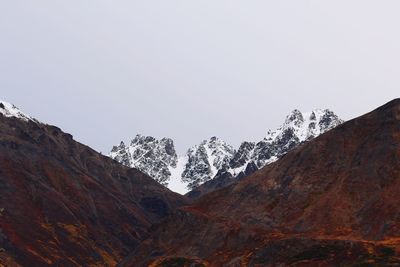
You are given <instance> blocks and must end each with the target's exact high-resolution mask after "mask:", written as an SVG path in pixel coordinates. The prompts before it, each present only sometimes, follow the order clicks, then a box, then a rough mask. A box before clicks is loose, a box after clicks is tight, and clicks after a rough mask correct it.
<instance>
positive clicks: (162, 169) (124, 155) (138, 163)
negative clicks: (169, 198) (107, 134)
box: [109, 134, 178, 185]
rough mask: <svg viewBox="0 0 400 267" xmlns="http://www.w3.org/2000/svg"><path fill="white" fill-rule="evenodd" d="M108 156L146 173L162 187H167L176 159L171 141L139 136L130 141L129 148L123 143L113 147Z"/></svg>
mask: <svg viewBox="0 0 400 267" xmlns="http://www.w3.org/2000/svg"><path fill="white" fill-rule="evenodd" d="M109 156H110V157H111V158H113V159H115V160H117V161H119V162H120V163H122V164H124V165H126V166H128V167H135V168H137V169H139V170H141V171H142V172H144V173H147V174H148V175H149V176H151V177H153V178H154V179H155V180H157V181H158V182H159V183H161V184H164V185H168V180H169V178H170V176H171V172H170V170H169V168H170V166H172V167H176V164H177V158H178V156H177V154H176V152H175V147H174V142H173V141H172V140H171V139H169V138H162V139H160V140H158V139H156V138H154V137H152V136H143V135H139V134H138V135H136V136H135V138H134V139H132V141H131V142H130V145H129V146H126V145H125V143H124V142H121V143H120V144H119V146H114V147H113V149H112V150H111V153H110V155H109Z"/></svg>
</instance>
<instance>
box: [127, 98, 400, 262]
mask: <svg viewBox="0 0 400 267" xmlns="http://www.w3.org/2000/svg"><path fill="white" fill-rule="evenodd" d="M399 249H400V100H399V99H396V100H393V101H391V102H389V103H388V104H386V105H384V106H382V107H380V108H378V109H377V110H375V111H373V112H371V113H368V114H366V115H364V116H362V117H359V118H357V119H354V120H352V121H349V122H347V123H344V124H343V125H341V126H338V127H337V128H335V129H333V130H331V131H329V132H327V133H326V134H323V135H322V136H320V137H318V138H316V139H315V140H313V141H310V142H308V143H306V144H304V145H302V146H300V147H298V148H296V149H295V150H293V151H292V152H290V153H288V154H287V155H286V156H284V157H283V158H282V159H281V160H279V161H278V162H276V163H274V164H271V165H269V166H267V167H265V168H264V169H262V170H260V171H258V172H256V173H255V174H253V175H251V176H250V177H248V178H246V179H244V180H243V181H241V182H240V183H238V184H234V185H231V186H229V187H227V188H224V189H222V190H219V191H215V192H213V193H210V194H207V195H205V196H204V197H202V198H201V199H200V200H198V201H196V202H195V203H194V204H192V205H191V206H190V207H185V208H182V209H180V210H179V211H178V212H176V213H175V214H174V215H173V216H171V217H170V218H169V219H168V220H167V221H166V222H165V223H164V224H161V225H160V226H159V227H158V228H157V229H155V231H154V233H153V234H152V237H151V238H149V239H148V240H147V241H145V242H143V244H142V245H141V246H140V247H139V249H138V250H137V251H135V253H134V254H132V256H131V257H130V258H129V259H127V260H126V261H125V262H124V264H125V265H126V266H138V262H140V264H141V265H142V266H145V265H146V264H149V263H151V262H153V263H154V264H155V266H162V262H163V261H164V260H167V259H170V258H171V257H172V258H174V257H183V258H186V259H188V260H189V259H192V260H194V259H198V260H200V261H202V262H203V263H204V264H209V265H210V266H222V265H224V266H241V265H242V266H277V265H280V264H281V265H283V266H288V265H292V266H337V265H338V264H348V265H349V266H353V265H357V264H361V265H362V264H375V265H379V266H394V264H398V263H400V259H399V258H398V257H397V255H398V250H399ZM133 262H135V263H136V264H132V263H133ZM182 266H183V265H182Z"/></svg>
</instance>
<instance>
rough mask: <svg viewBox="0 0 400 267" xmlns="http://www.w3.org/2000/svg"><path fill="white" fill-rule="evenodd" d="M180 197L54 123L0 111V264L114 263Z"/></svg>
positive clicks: (169, 210) (63, 264) (168, 210)
mask: <svg viewBox="0 0 400 267" xmlns="http://www.w3.org/2000/svg"><path fill="white" fill-rule="evenodd" d="M185 202H186V200H185V198H183V197H182V196H180V195H178V194H175V193H173V192H171V191H169V190H168V189H166V188H164V187H163V186H161V185H159V184H158V183H156V182H155V181H154V180H153V179H151V178H149V177H147V176H146V175H144V174H142V173H141V172H139V171H137V170H135V169H128V168H126V167H123V166H122V165H120V164H119V163H117V162H115V161H113V160H111V159H109V158H108V157H104V156H102V155H100V154H99V153H97V152H95V151H93V150H92V149H90V148H88V147H86V146H84V145H82V144H80V143H78V142H75V141H74V140H73V139H72V136H71V135H69V134H65V133H63V132H62V131H61V130H60V129H58V128H56V127H54V126H48V125H44V124H39V123H35V122H32V121H29V122H25V121H22V120H19V119H16V118H6V117H3V116H2V115H0V212H1V214H0V215H1V216H0V231H1V232H0V266H2V265H4V266H19V265H22V266H30V267H31V266H114V265H116V263H117V262H118V261H120V260H121V259H122V258H123V257H124V256H126V255H127V254H128V253H129V252H131V251H132V250H133V249H134V248H135V247H136V246H137V245H138V243H139V242H140V241H141V240H142V239H143V238H144V237H146V235H147V231H148V228H149V226H150V225H151V224H153V223H154V222H157V221H158V220H160V219H161V218H163V217H165V216H166V215H168V214H169V213H170V212H171V210H172V209H174V208H175V207H177V206H181V205H182V204H184V203H185Z"/></svg>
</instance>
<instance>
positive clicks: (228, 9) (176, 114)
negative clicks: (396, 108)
mask: <svg viewBox="0 0 400 267" xmlns="http://www.w3.org/2000/svg"><path fill="white" fill-rule="evenodd" d="M399 10H400V1H385V0H383V1H376V0H375V1H367V0H359V1H349V0H343V1H340V0H335V1H319V0H318V1H317V0H315V1H300V0H292V1H281V0H279V1H276V0H274V1H266V0H260V1H257V0H252V1H244V0H240V1H236V0H219V1H218V0H212V1H211V0H193V1H188V0H181V1H175V0H168V1H165V0H160V1H152V0H140V1H135V0H129V1H128V0H127V1H122V0H107V1H106V0H92V1H90V0H85V1H81V0H80V1H78V0H75V1H71V0H69V1H66V0H64V1H59V0H48V1H44V0H35V1H26V0H11V1H9V0H0V99H3V100H6V101H8V102H12V103H14V104H15V105H17V106H18V107H20V108H21V109H22V110H24V111H25V112H27V113H29V114H31V115H33V116H34V117H36V118H38V119H39V120H41V121H43V122H47V123H50V124H54V125H57V126H59V127H60V128H62V129H63V130H64V131H67V132H69V133H71V134H73V135H74V138H75V139H76V140H78V141H80V142H82V143H85V144H87V145H90V146H92V147H93V148H95V149H96V150H98V151H102V152H103V153H107V152H108V151H109V150H110V148H111V147H112V145H114V144H117V143H119V141H120V140H129V139H131V138H132V137H133V136H135V135H136V134H137V133H142V134H146V135H153V136H156V137H164V136H166V137H171V138H173V139H174V140H175V143H176V146H177V148H178V150H179V151H180V152H183V151H184V150H185V149H186V148H188V147H189V146H192V145H194V144H197V143H198V142H199V141H201V140H202V139H205V138H208V137H210V136H213V135H217V136H219V137H221V138H222V139H225V140H226V141H227V142H229V143H231V144H233V145H238V144H239V143H240V142H241V141H242V140H258V139H260V138H262V137H263V136H264V135H265V133H266V131H267V129H270V128H272V129H274V128H276V127H277V126H278V125H279V124H281V123H282V122H283V120H284V118H285V116H286V115H287V114H288V113H289V112H290V111H291V110H292V109H294V108H298V109H300V110H302V111H309V110H311V109H313V108H330V109H332V110H333V111H335V112H336V113H337V114H338V115H340V116H341V117H342V118H344V119H350V118H353V117H355V116H358V115H361V114H363V113H366V112H368V111H370V110H371V109H373V108H375V107H377V106H379V105H382V104H384V103H385V102H387V101H389V100H391V99H393V98H395V97H398V96H399V93H400V66H399V64H400V35H399V26H400V16H399Z"/></svg>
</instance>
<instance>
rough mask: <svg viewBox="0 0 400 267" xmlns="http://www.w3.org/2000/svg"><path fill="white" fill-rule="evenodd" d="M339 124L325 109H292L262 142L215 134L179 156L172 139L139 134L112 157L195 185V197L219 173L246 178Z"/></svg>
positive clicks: (182, 187)
mask: <svg viewBox="0 0 400 267" xmlns="http://www.w3.org/2000/svg"><path fill="white" fill-rule="evenodd" d="M341 123H343V121H342V120H341V119H339V118H338V116H337V115H336V114H334V113H333V112H332V111H330V110H327V109H325V110H321V109H316V110H313V111H312V112H309V113H302V112H300V111H298V110H294V111H293V112H292V113H291V114H290V115H289V116H287V117H286V120H285V122H284V123H283V125H282V126H281V127H279V128H278V129H277V130H275V131H268V133H267V136H266V137H265V138H264V139H263V140H261V141H259V142H243V143H242V144H241V145H240V147H239V149H238V150H235V149H234V148H233V147H232V146H231V145H229V144H227V143H226V142H224V141H223V140H221V139H219V138H217V137H211V138H210V139H208V140H204V141H202V142H201V143H200V144H199V145H196V146H194V147H192V148H190V149H188V151H187V152H186V154H185V155H183V156H177V155H176V152H175V149H174V145H173V141H172V140H171V139H168V138H163V139H161V140H157V139H155V138H153V137H149V136H147V137H145V136H140V135H138V136H136V137H135V138H134V139H133V140H132V141H131V144H130V145H129V146H125V144H124V143H123V142H121V144H120V145H119V146H114V147H113V149H112V151H111V153H110V157H111V158H113V159H115V160H117V161H119V162H121V163H122V164H124V165H126V166H128V167H135V168H138V169H139V170H141V171H143V172H145V173H147V174H149V175H150V176H151V177H154V179H155V180H157V181H159V182H160V183H162V184H164V185H166V186H168V187H169V188H170V189H171V190H173V191H176V192H179V193H182V194H184V193H186V192H188V191H189V190H194V192H191V193H190V195H191V196H196V197H197V196H199V195H201V194H202V192H203V191H205V190H204V188H198V187H199V186H201V185H202V184H204V183H205V182H207V181H210V180H211V179H213V178H218V177H219V176H218V175H217V174H219V175H221V174H224V173H226V172H229V173H230V174H231V175H232V177H234V178H243V177H244V176H247V175H248V174H250V173H252V172H254V171H256V170H257V169H259V168H262V167H264V166H265V165H266V164H269V163H271V162H274V161H276V160H277V159H278V158H280V157H281V156H282V155H284V154H285V153H287V152H288V151H290V150H291V149H293V148H294V147H296V146H298V145H299V144H301V143H303V142H305V141H309V140H311V139H313V138H315V137H317V136H318V135H320V134H321V133H324V132H326V131H328V130H330V129H333V128H334V127H336V126H338V125H340V124H341ZM224 177H226V175H225V174H224ZM219 181H221V179H219ZM211 184H219V186H220V187H223V185H222V183H208V189H207V191H212V190H213V188H212V187H211V186H210V185H211Z"/></svg>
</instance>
